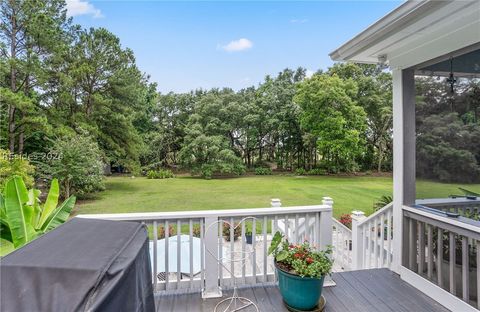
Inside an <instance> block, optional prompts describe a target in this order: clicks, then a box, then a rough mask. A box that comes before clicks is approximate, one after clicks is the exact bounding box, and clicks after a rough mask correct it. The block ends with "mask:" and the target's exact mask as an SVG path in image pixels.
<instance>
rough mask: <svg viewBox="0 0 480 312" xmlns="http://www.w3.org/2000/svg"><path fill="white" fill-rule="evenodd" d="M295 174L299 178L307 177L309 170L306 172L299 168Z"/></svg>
mask: <svg viewBox="0 0 480 312" xmlns="http://www.w3.org/2000/svg"><path fill="white" fill-rule="evenodd" d="M295 174H296V175H299V176H302V175H306V174H307V170H305V169H303V168H297V169H295Z"/></svg>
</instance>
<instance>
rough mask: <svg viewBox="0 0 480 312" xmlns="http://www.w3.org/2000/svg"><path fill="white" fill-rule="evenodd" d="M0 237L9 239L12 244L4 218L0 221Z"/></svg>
mask: <svg viewBox="0 0 480 312" xmlns="http://www.w3.org/2000/svg"><path fill="white" fill-rule="evenodd" d="M0 239H3V240H6V241H9V242H11V243H12V244H13V239H12V233H11V232H10V227H9V226H8V223H7V222H6V220H3V221H2V222H1V223H0Z"/></svg>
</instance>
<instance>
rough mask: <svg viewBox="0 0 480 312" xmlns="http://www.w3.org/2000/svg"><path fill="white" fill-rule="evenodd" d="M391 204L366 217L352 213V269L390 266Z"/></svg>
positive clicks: (391, 240)
mask: <svg viewBox="0 0 480 312" xmlns="http://www.w3.org/2000/svg"><path fill="white" fill-rule="evenodd" d="M392 225H393V205H392V204H391V203H390V204H388V205H386V206H385V207H383V208H381V209H380V210H378V211H376V212H375V213H373V214H372V215H370V216H369V217H368V218H365V217H364V216H363V213H360V212H355V211H354V213H353V214H352V269H353V270H358V269H372V268H383V267H387V268H390V266H391V263H392V259H393V258H392V248H393V229H392V228H393V227H392Z"/></svg>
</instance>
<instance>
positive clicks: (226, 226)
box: [222, 222, 242, 242]
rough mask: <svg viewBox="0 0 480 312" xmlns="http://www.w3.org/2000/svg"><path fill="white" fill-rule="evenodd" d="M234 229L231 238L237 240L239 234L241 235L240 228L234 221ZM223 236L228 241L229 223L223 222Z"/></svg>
mask: <svg viewBox="0 0 480 312" xmlns="http://www.w3.org/2000/svg"><path fill="white" fill-rule="evenodd" d="M233 227H234V230H233V240H237V239H238V238H239V237H240V235H242V229H241V228H240V227H239V226H238V223H234V225H233ZM222 232H223V237H224V238H225V240H226V241H227V242H229V241H230V233H231V231H230V224H228V223H225V222H224V223H223V231H222Z"/></svg>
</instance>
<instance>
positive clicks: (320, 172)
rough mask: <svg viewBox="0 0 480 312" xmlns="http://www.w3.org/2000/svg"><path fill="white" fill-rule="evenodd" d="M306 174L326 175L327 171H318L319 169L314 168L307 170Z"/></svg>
mask: <svg viewBox="0 0 480 312" xmlns="http://www.w3.org/2000/svg"><path fill="white" fill-rule="evenodd" d="M307 174H308V175H326V174H327V170H325V169H320V168H314V169H310V170H308V172H307Z"/></svg>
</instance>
